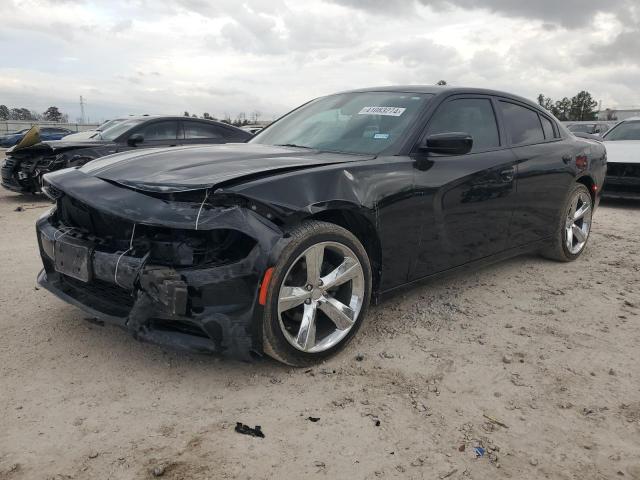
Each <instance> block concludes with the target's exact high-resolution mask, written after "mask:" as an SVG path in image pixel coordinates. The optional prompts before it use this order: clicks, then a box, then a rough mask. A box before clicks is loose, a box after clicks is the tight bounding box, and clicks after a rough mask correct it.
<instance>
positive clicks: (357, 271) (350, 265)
mask: <svg viewBox="0 0 640 480" xmlns="http://www.w3.org/2000/svg"><path fill="white" fill-rule="evenodd" d="M361 274H362V267H361V266H360V263H359V262H358V261H357V260H356V259H355V258H351V257H345V258H344V261H343V262H342V263H341V264H340V265H338V267H337V268H336V269H334V270H333V271H331V273H329V274H328V275H325V276H324V277H322V284H323V286H324V288H325V289H329V288H333V287H337V286H340V285H342V284H343V283H346V282H348V281H349V280H353V279H354V278H356V277H357V276H358V275H361Z"/></svg>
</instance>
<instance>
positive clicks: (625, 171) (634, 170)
mask: <svg viewBox="0 0 640 480" xmlns="http://www.w3.org/2000/svg"><path fill="white" fill-rule="evenodd" d="M607 177H632V178H633V177H637V178H640V164H635V163H608V164H607Z"/></svg>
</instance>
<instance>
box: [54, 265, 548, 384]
mask: <svg viewBox="0 0 640 480" xmlns="http://www.w3.org/2000/svg"><path fill="white" fill-rule="evenodd" d="M523 261H524V262H550V260H546V259H544V258H542V257H540V256H538V255H536V254H523V255H520V256H517V257H514V258H510V259H507V260H504V261H501V262H497V263H495V264H493V265H487V266H484V267H481V268H474V269H472V270H462V271H458V272H455V273H451V274H449V275H445V276H440V277H437V278H429V279H424V280H420V281H418V282H416V283H415V284H413V285H410V286H407V287H403V288H400V289H397V290H395V291H393V292H392V293H389V294H386V295H384V297H383V298H382V299H381V300H380V301H379V303H377V304H372V305H371V307H370V310H369V317H373V314H376V313H377V312H380V310H385V309H388V308H393V305H394V303H396V302H397V301H398V300H400V299H402V297H404V296H407V295H420V294H423V293H426V292H428V291H429V289H430V288H431V287H433V286H436V284H442V283H443V282H445V283H451V284H455V283H456V282H457V281H458V280H459V279H460V278H465V277H467V276H468V275H469V272H470V271H472V272H474V274H476V275H479V276H481V277H482V276H484V275H486V276H487V277H490V276H492V275H493V274H495V273H496V271H497V270H504V269H506V270H508V269H509V268H511V267H513V265H514V264H518V263H522V262H523ZM52 316H53V319H52V322H54V323H56V325H55V326H54V328H53V331H54V332H55V333H54V335H55V336H59V338H57V339H55V341H60V342H70V346H69V350H70V351H78V350H85V349H86V350H89V351H91V352H93V354H98V355H104V356H105V357H110V356H111V355H115V358H118V359H120V360H122V359H126V363H127V364H128V365H136V368H140V369H146V368H150V367H151V366H155V367H154V368H157V366H158V365H168V366H167V370H169V369H170V368H173V367H175V366H176V365H179V366H181V367H182V368H183V369H187V370H189V369H191V368H196V367H197V366H198V368H200V367H203V366H205V367H206V368H210V369H212V370H213V371H217V370H219V369H224V370H225V371H227V370H229V369H231V370H233V372H234V373H235V374H237V375H238V376H239V377H243V376H245V375H254V374H255V373H256V367H257V368H258V371H259V372H260V374H265V375H269V374H275V373H277V372H283V371H288V369H290V368H291V367H289V366H287V365H284V364H282V363H280V362H277V361H275V360H273V359H272V358H271V357H268V356H266V355H263V356H259V355H253V356H252V358H251V359H247V360H244V361H243V360H238V359H235V358H231V357H226V356H217V355H210V354H200V353H194V352H188V351H184V350H178V349H174V348H171V347H165V346H160V345H154V344H150V343H145V342H139V341H137V340H135V339H134V338H133V337H132V336H131V335H130V334H129V333H128V332H126V331H124V330H122V329H120V328H118V327H116V326H114V325H110V324H103V323H102V322H99V321H96V320H95V319H92V318H89V317H87V315H86V314H84V313H83V312H81V311H79V310H77V309H75V308H74V307H71V306H68V305H62V306H61V307H60V308H58V309H55V313H54V312H52ZM372 321H373V318H368V319H366V320H365V324H364V325H363V328H362V329H361V330H360V332H358V335H364V336H366V335H367V331H368V327H369V326H370V325H369V324H370V323H371V322H372ZM78 330H80V331H81V334H80V335H77V334H76V333H78V332H77V331H78ZM72 331H73V332H72ZM361 340H362V339H361ZM78 342H80V343H78ZM351 345H353V343H352V344H351ZM356 348H357V347H356ZM353 355H355V350H353V349H352V348H351V347H350V346H349V345H348V346H347V347H346V348H345V349H344V350H342V351H340V352H338V353H337V354H336V355H335V356H334V357H333V359H334V360H333V361H335V363H336V364H339V363H342V361H344V359H345V358H348V357H352V356H353ZM162 360H165V361H164V362H162ZM166 360H169V361H168V362H167V361H166ZM327 362H328V363H332V360H331V359H329V360H327ZM318 365H319V366H321V365H324V364H320V363H319V364H318Z"/></svg>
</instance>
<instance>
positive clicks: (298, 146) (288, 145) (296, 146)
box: [274, 143, 313, 150]
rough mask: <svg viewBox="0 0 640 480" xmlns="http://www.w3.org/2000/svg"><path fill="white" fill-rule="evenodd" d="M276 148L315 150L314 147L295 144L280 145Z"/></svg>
mask: <svg viewBox="0 0 640 480" xmlns="http://www.w3.org/2000/svg"><path fill="white" fill-rule="evenodd" d="M274 146H276V147H295V148H306V149H307V150H313V148H312V147H306V146H304V145H296V144H295V143H280V144H276V145H274Z"/></svg>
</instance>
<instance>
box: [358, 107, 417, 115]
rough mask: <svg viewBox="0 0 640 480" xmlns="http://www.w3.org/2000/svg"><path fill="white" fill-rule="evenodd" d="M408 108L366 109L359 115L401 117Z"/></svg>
mask: <svg viewBox="0 0 640 480" xmlns="http://www.w3.org/2000/svg"><path fill="white" fill-rule="evenodd" d="M405 110H406V108H400V107H364V108H363V109H362V110H360V112H358V115H387V116H389V117H399V116H400V115H402V114H403V113H404V111H405Z"/></svg>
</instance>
